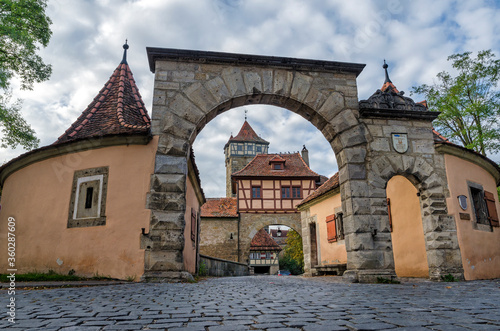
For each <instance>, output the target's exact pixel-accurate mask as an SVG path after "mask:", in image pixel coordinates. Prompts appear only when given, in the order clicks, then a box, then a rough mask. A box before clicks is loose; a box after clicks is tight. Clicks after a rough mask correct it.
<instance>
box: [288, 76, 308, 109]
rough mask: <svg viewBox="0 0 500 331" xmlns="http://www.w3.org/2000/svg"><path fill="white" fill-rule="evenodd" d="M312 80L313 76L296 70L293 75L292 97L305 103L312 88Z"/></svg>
mask: <svg viewBox="0 0 500 331" xmlns="http://www.w3.org/2000/svg"><path fill="white" fill-rule="evenodd" d="M312 82H313V78H312V77H310V76H307V75H304V74H302V73H300V72H296V73H295V75H294V77H293V82H292V88H291V90H290V97H291V98H293V99H295V100H297V101H299V102H302V103H303V102H304V99H305V97H306V95H307V93H308V92H309V89H310V88H311V84H312Z"/></svg>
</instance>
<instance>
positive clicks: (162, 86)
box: [154, 80, 181, 92]
mask: <svg viewBox="0 0 500 331" xmlns="http://www.w3.org/2000/svg"><path fill="white" fill-rule="evenodd" d="M154 85H155V92H156V91H157V90H179V89H180V88H181V84H180V83H177V82H163V81H159V80H155V84H154Z"/></svg>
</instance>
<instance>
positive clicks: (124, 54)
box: [120, 39, 129, 64]
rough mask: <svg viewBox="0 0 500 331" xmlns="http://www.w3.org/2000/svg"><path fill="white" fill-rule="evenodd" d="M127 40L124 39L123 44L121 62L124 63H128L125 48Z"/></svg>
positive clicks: (126, 47)
mask: <svg viewBox="0 0 500 331" xmlns="http://www.w3.org/2000/svg"><path fill="white" fill-rule="evenodd" d="M127 42H128V40H127V39H125V44H123V59H122V62H120V64H121V63H124V64H128V63H127V49H128V47H129V46H128V44H127Z"/></svg>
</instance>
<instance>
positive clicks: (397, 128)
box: [382, 121, 408, 138]
mask: <svg viewBox="0 0 500 331" xmlns="http://www.w3.org/2000/svg"><path fill="white" fill-rule="evenodd" d="M382 132H383V134H384V137H389V138H391V135H392V133H408V127H407V125H395V124H393V125H391V124H390V121H389V125H384V126H383V127H382Z"/></svg>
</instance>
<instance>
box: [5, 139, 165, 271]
mask: <svg viewBox="0 0 500 331" xmlns="http://www.w3.org/2000/svg"><path fill="white" fill-rule="evenodd" d="M157 141H158V140H157V138H154V139H153V140H152V141H151V142H150V143H149V144H148V145H129V146H125V145H122V146H112V147H106V148H100V149H92V150H88V151H85V152H78V153H71V154H66V155H62V156H57V157H53V158H50V159H47V160H43V161H40V162H37V163H34V164H31V165H29V166H27V167H25V168H22V169H20V170H18V171H17V172H15V173H13V174H12V175H10V176H9V177H8V178H7V179H6V181H5V184H4V187H3V192H2V202H1V203H2V210H1V212H0V247H5V248H6V247H7V242H6V238H7V219H8V218H9V217H13V218H14V219H15V220H16V231H15V234H16V267H17V269H18V273H26V272H29V271H34V270H36V271H48V270H54V271H56V272H58V273H62V274H67V273H68V272H69V271H70V270H71V269H73V270H75V271H76V274H77V275H84V276H93V275H95V274H99V275H105V276H110V277H113V278H121V279H124V278H127V277H133V276H135V277H136V279H139V278H140V276H141V275H142V274H143V273H144V250H143V249H140V234H141V228H146V229H147V228H148V227H149V218H150V210H148V209H146V207H145V205H146V193H149V190H150V185H149V183H150V176H151V173H153V171H154V169H153V165H154V157H155V153H156V150H157ZM104 166H108V167H109V177H108V190H107V197H106V199H107V201H106V225H104V226H94V227H84V228H70V229H68V228H67V223H68V209H69V204H70V197H71V190H72V183H73V173H74V171H75V170H81V169H88V168H96V167H104ZM0 260H1V262H0V263H1V264H0V266H1V268H2V269H3V270H6V269H7V265H6V263H7V249H2V250H0Z"/></svg>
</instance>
